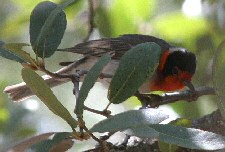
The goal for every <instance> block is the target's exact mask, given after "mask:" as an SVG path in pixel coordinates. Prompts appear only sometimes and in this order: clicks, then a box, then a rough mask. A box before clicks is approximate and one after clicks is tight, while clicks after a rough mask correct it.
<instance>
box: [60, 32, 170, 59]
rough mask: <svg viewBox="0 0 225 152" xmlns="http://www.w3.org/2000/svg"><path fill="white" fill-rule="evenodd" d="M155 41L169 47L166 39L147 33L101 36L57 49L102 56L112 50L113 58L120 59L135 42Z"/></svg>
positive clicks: (161, 45) (166, 47)
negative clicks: (115, 36)
mask: <svg viewBox="0 0 225 152" xmlns="http://www.w3.org/2000/svg"><path fill="white" fill-rule="evenodd" d="M145 42H155V43H157V44H158V45H160V47H161V49H162V50H167V49H168V48H170V44H168V43H167V42H166V41H164V40H162V39H159V38H156V37H153V36H148V35H140V34H126V35H122V36H120V37H117V38H102V39H99V40H91V41H88V42H84V43H80V44H77V45H75V46H74V47H71V48H66V49H60V50H59V51H66V52H73V53H79V54H83V55H91V56H102V55H103V54H105V53H107V52H113V53H114V56H113V57H112V58H113V59H120V58H121V56H123V54H124V53H125V52H126V51H128V50H129V49H131V48H132V47H134V46H135V45H137V44H141V43H145Z"/></svg>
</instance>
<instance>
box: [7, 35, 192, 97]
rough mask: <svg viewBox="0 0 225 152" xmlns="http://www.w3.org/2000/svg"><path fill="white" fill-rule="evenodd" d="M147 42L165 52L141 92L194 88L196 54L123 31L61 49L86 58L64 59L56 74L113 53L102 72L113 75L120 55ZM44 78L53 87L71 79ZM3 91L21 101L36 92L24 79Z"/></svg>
mask: <svg viewBox="0 0 225 152" xmlns="http://www.w3.org/2000/svg"><path fill="white" fill-rule="evenodd" d="M145 42H155V43H156V44H158V45H159V46H160V48H161V52H162V53H161V56H160V59H159V64H158V66H157V68H156V70H155V73H154V75H153V76H152V77H151V78H149V80H148V81H147V82H146V83H144V84H143V85H142V86H141V87H140V88H139V91H140V92H151V91H164V92H172V91H178V90H182V89H184V88H185V87H188V88H189V89H191V90H194V87H193V85H192V83H191V80H192V77H193V75H194V74H195V71H196V56H195V54H194V53H192V52H190V51H188V50H187V49H185V48H182V47H176V46H173V45H171V44H169V43H168V42H166V41H165V40H163V39H160V38H157V37H154V36H150V35H141V34H124V35H121V36H119V37H115V38H101V39H97V40H90V41H87V42H83V43H79V44H77V45H75V46H74V47H70V48H64V49H58V51H61V52H72V53H77V54H81V55H83V57H82V58H81V59H79V60H76V61H73V62H61V63H60V65H63V66H65V67H63V68H62V69H60V70H59V71H57V72H56V73H58V74H72V73H74V72H76V71H77V70H87V71H88V70H89V69H90V68H91V67H92V66H93V65H94V64H95V63H96V62H97V61H98V59H99V57H101V56H103V55H105V54H106V53H108V54H109V53H110V54H111V58H112V59H111V61H110V62H109V63H108V64H107V65H106V66H105V67H104V69H103V71H102V72H103V73H107V74H110V75H113V74H114V73H115V72H116V69H117V68H118V66H119V61H120V59H121V57H122V56H123V55H124V54H125V53H126V52H127V51H128V50H130V49H131V48H133V47H135V46H136V45H138V44H142V43H145ZM43 79H45V81H46V82H47V84H48V85H49V86H50V87H54V86H57V85H60V84H62V83H65V82H68V81H69V79H57V78H53V77H50V76H48V75H45V76H43ZM110 80H111V79H105V81H102V83H104V84H109V83H110ZM4 92H5V93H8V94H9V96H10V97H11V99H12V100H14V101H22V100H24V99H26V98H28V97H30V96H32V95H33V93H32V92H31V90H30V89H29V88H28V87H27V86H26V84H25V83H24V82H23V83H20V84H16V85H12V86H7V87H6V88H5V90H4Z"/></svg>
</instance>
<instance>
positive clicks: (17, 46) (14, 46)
mask: <svg viewBox="0 0 225 152" xmlns="http://www.w3.org/2000/svg"><path fill="white" fill-rule="evenodd" d="M24 46H30V45H29V44H26V43H8V44H6V45H5V46H4V47H5V48H6V49H7V50H8V51H9V52H11V53H13V54H15V55H16V56H18V57H19V58H21V59H22V60H24V61H25V62H26V63H30V64H32V65H34V66H37V65H36V62H35V60H34V59H33V58H32V57H31V56H30V54H29V53H27V52H26V51H24V50H22V48H23V47H24Z"/></svg>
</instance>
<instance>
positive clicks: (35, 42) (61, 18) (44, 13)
mask: <svg viewBox="0 0 225 152" xmlns="http://www.w3.org/2000/svg"><path fill="white" fill-rule="evenodd" d="M73 1H74V0H70V1H67V2H66V3H64V4H62V5H57V4H55V3H53V2H50V1H44V2H41V3H39V4H38V5H37V6H36V7H35V8H34V10H33V11H32V13H31V16H30V42H31V45H32V47H33V50H34V51H35V53H36V54H37V56H39V57H44V58H45V57H50V56H51V55H53V54H54V52H55V51H56V49H57V48H58V46H59V44H60V43H61V39H62V37H63V35H64V32H65V29H66V24H67V21H66V15H65V13H64V11H63V10H62V9H63V8H64V7H66V6H67V5H69V4H70V3H72V2H73Z"/></svg>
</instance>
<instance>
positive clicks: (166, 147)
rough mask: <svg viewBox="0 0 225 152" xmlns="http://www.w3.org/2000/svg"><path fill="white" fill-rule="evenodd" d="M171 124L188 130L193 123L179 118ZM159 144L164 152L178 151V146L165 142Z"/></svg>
mask: <svg viewBox="0 0 225 152" xmlns="http://www.w3.org/2000/svg"><path fill="white" fill-rule="evenodd" d="M169 124H171V125H175V126H181V127H186V128H188V127H191V125H192V121H191V120H190V119H186V118H178V119H176V120H173V121H171V122H170V123H169ZM158 144H159V147H160V150H161V151H162V152H168V150H169V151H176V149H178V146H177V145H172V144H169V143H165V142H163V141H159V142H158Z"/></svg>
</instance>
